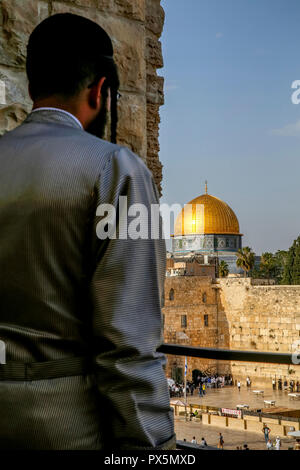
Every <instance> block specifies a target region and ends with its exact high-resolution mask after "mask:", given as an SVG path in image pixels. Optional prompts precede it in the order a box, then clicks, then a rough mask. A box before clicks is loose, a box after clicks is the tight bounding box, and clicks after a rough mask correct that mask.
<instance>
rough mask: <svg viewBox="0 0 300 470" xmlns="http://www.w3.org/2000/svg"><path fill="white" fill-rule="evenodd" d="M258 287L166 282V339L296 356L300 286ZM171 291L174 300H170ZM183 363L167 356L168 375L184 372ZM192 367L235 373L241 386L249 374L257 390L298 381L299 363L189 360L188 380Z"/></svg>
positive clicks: (197, 279)
mask: <svg viewBox="0 0 300 470" xmlns="http://www.w3.org/2000/svg"><path fill="white" fill-rule="evenodd" d="M259 283H260V282H259V281H258V280H252V279H250V278H246V279H245V278H224V279H217V280H216V282H213V280H212V279H211V278H205V277H201V276H174V277H168V278H166V282H165V305H164V308H163V313H164V325H165V326H164V337H165V341H166V342H168V343H179V344H188V345H192V346H199V347H211V348H221V349H222V348H224V349H227V348H229V349H236V350H248V351H251V350H252V351H268V352H270V351H271V352H280V353H291V354H292V352H295V350H296V349H295V348H297V341H299V340H300V286H275V285H259ZM263 283H264V281H261V284H263ZM171 289H173V294H172V295H171V297H172V296H173V300H170V291H171ZM204 294H205V296H204ZM183 315H186V327H183V326H182V324H181V318H182V316H183ZM205 315H207V316H208V317H206V323H205V318H204V316H205ZM299 346H300V344H299V345H298V349H300V347H299ZM293 348H294V349H293ZM299 359H300V356H299ZM183 364H184V358H182V357H172V356H168V363H167V375H168V376H169V377H171V376H172V374H174V369H176V368H179V369H180V368H181V369H183ZM193 369H200V370H211V371H215V372H217V373H221V374H223V373H225V374H226V373H231V374H232V375H233V378H234V380H238V379H240V380H241V381H242V382H243V383H245V380H246V377H247V376H248V375H249V376H250V378H251V379H252V383H253V385H257V386H271V383H272V378H276V379H278V378H282V379H283V380H284V379H285V378H286V379H287V380H288V381H290V380H294V381H295V382H297V380H299V381H300V365H296V364H295V365H290V366H289V365H278V364H277V365H274V364H262V363H245V362H236V361H235V362H230V363H229V362H227V363H225V362H220V361H207V360H203V359H195V358H188V379H191V378H192V370H193Z"/></svg>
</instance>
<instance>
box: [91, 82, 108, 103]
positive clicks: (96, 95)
mask: <svg viewBox="0 0 300 470" xmlns="http://www.w3.org/2000/svg"><path fill="white" fill-rule="evenodd" d="M105 80H106V77H102V78H100V80H98V82H97V83H95V84H94V85H93V86H91V88H90V92H89V105H90V106H91V108H93V109H100V107H101V99H102V97H101V89H102V86H103V83H104V82H105Z"/></svg>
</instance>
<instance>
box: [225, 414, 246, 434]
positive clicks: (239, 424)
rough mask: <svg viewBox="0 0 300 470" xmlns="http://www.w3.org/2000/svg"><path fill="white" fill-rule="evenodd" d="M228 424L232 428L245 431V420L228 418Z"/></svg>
mask: <svg viewBox="0 0 300 470" xmlns="http://www.w3.org/2000/svg"><path fill="white" fill-rule="evenodd" d="M227 423H228V424H227V426H228V428H230V429H238V430H240V431H243V430H244V429H245V421H244V420H243V419H239V418H229V417H228V418H227Z"/></svg>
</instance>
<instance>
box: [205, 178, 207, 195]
mask: <svg viewBox="0 0 300 470" xmlns="http://www.w3.org/2000/svg"><path fill="white" fill-rule="evenodd" d="M205 194H207V180H206V181H205Z"/></svg>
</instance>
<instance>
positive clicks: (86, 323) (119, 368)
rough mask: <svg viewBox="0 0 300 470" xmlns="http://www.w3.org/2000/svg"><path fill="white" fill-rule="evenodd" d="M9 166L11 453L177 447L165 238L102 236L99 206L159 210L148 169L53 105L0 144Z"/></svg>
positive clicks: (5, 266) (5, 247)
mask: <svg viewBox="0 0 300 470" xmlns="http://www.w3.org/2000/svg"><path fill="white" fill-rule="evenodd" d="M0 169H1V171H0V340H2V341H4V342H5V344H6V363H7V364H2V365H0V404H1V406H0V410H1V411H0V449H4V448H6V449H8V448H9V449H103V448H104V449H107V448H113V449H119V450H125V449H153V448H162V449H168V448H174V446H175V435H174V424H173V415H172V411H171V409H170V404H169V394H168V387H167V382H166V378H165V376H164V371H163V365H164V363H165V358H164V356H163V355H162V354H160V353H157V352H156V350H157V347H158V346H159V345H160V344H161V343H162V331H161V325H162V321H161V302H162V297H163V285H164V275H165V260H166V252H165V250H166V247H165V241H164V239H163V238H162V237H161V236H160V237H159V239H156V240H151V238H149V239H147V240H144V239H138V240H132V239H130V238H128V239H126V240H121V239H118V238H116V239H111V240H100V239H99V238H98V237H97V235H96V226H97V223H98V222H99V220H100V217H99V216H97V215H96V208H97V207H98V206H99V205H100V204H102V203H110V204H113V205H114V207H115V208H116V210H117V211H118V201H119V196H127V198H128V207H129V206H130V205H131V204H133V203H143V204H145V205H146V206H147V207H149V208H150V204H158V203H159V199H158V192H157V188H156V186H155V183H154V181H153V177H152V174H151V172H150V171H149V169H148V168H147V166H146V165H145V164H144V163H143V161H142V160H141V159H140V158H139V157H138V156H136V155H135V154H133V153H132V152H131V151H129V150H128V149H126V148H124V147H120V146H118V145H114V144H111V143H108V142H105V141H103V140H100V139H98V138H96V137H94V136H92V135H90V134H88V133H87V132H85V131H84V130H83V129H81V128H80V125H79V124H78V123H77V122H76V121H75V120H74V119H72V117H70V116H68V115H66V114H64V113H61V112H59V111H54V110H53V111H51V110H44V111H38V112H34V113H31V114H29V116H28V117H27V118H26V120H25V121H24V122H23V124H22V125H21V126H19V127H17V128H16V129H15V130H13V131H11V132H9V133H7V134H5V135H4V136H3V137H2V138H1V139H0ZM160 223H161V218H160ZM149 232H150V219H149ZM117 235H118V228H117ZM74 357H75V358H77V359H73V358H74ZM78 358H89V361H90V364H91V365H92V368H91V369H92V370H91V371H90V370H86V371H85V370H82V371H81V370H79V371H78V370H77V369H76V367H77V366H76V365H75V366H73V368H70V370H72V372H70V373H68V370H69V369H66V367H68V366H67V364H68V361H70V363H72V361H74V360H75V362H76V361H77V362H78V363H79V362H81V360H80V359H78ZM48 361H57V362H51V368H50V369H49V370H51V374H50V375H49V376H47V377H46V378H45V370H46V369H45V367H43V364H44V363H45V362H48ZM37 363H41V364H42V366H41V365H40V364H37ZM9 364H11V365H10V366H9ZM24 364H26V366H24ZM53 364H54V365H56V364H65V365H64V367H65V369H64V368H63V366H61V369H60V367H59V366H58V368H56V371H57V370H58V371H61V373H60V372H59V373H57V372H56V373H55V371H54V369H55V367H53ZM5 368H6V369H5ZM10 370H12V371H17V372H16V374H17V375H14V376H13V375H12V376H10ZM39 370H43V371H44V375H43V376H40V377H38V376H37V372H36V371H39ZM64 370H65V372H64ZM76 370H77V372H76ZM1 371H2V373H1ZM19 371H21V372H19ZM22 371H23V372H22ZM24 371H25V372H24ZM27 371H31V375H28V374H27ZM19 373H22V374H23V375H21V376H19V375H18V374H19ZM24 374H25V375H24ZM73 374H74V375H73Z"/></svg>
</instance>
